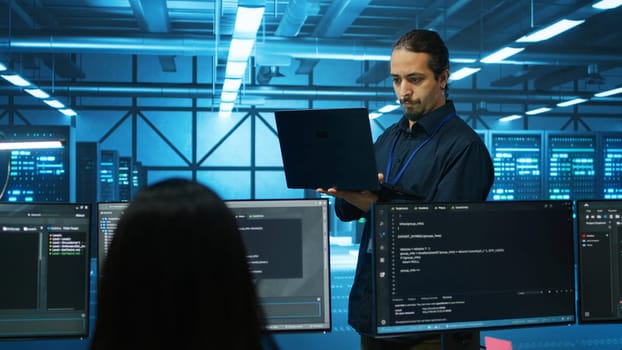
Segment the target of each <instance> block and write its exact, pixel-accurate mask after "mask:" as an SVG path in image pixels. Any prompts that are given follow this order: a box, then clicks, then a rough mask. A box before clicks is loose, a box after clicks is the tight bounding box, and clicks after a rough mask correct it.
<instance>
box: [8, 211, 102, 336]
mask: <svg viewBox="0 0 622 350" xmlns="http://www.w3.org/2000/svg"><path fill="white" fill-rule="evenodd" d="M90 227H91V206H90V204H70V203H0V280H1V282H0V283H1V284H2V286H1V287H0V338H37V337H48V338H49V337H86V336H88V331H89V325H88V321H89V286H90V279H89V275H90V254H89V252H90V250H89V244H90V242H89V237H90Z"/></svg>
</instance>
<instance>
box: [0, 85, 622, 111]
mask: <svg viewBox="0 0 622 350" xmlns="http://www.w3.org/2000/svg"><path fill="white" fill-rule="evenodd" d="M39 86H40V87H41V88H43V89H48V90H49V89H51V87H52V85H51V83H45V82H42V83H41V84H39ZM54 89H55V94H56V95H59V96H63V95H67V96H72V97H86V96H93V97H167V98H211V97H217V96H215V95H214V89H213V86H212V85H211V84H192V85H190V84H161V83H141V84H132V83H109V82H91V83H79V82H58V83H55V85H54ZM0 93H2V94H6V95H17V94H21V93H22V92H21V90H20V89H15V88H12V87H10V86H3V87H0ZM244 94H245V95H252V96H259V97H267V98H273V99H284V100H291V99H314V100H369V101H392V100H394V99H395V93H394V92H393V89H392V88H390V87H389V88H374V89H370V88H369V87H360V88H356V87H351V86H246V87H245V88H244ZM577 94H583V95H585V96H588V95H593V94H594V91H574V92H573V91H568V92H559V91H557V92H555V94H554V95H553V94H552V93H551V92H549V91H541V90H537V91H528V92H524V91H511V90H500V89H477V90H474V89H454V88H452V89H451V90H450V95H449V99H451V100H453V101H455V102H472V101H487V102H488V103H507V104H525V103H547V104H554V103H556V102H559V101H563V100H565V99H569V98H574V97H576V95H577ZM621 102H622V97H616V96H609V97H606V98H598V99H594V100H593V101H591V103H594V104H603V105H616V106H619V104H620V103H621ZM614 112H616V111H612V113H614Z"/></svg>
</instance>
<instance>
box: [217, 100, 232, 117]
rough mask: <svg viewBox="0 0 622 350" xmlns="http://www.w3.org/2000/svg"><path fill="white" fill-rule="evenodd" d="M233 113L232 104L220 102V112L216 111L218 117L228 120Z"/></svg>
mask: <svg viewBox="0 0 622 350" xmlns="http://www.w3.org/2000/svg"><path fill="white" fill-rule="evenodd" d="M232 111H233V102H221V103H220V110H219V111H218V117H220V118H229V117H230V116H231V112H232Z"/></svg>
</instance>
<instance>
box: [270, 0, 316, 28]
mask: <svg viewBox="0 0 622 350" xmlns="http://www.w3.org/2000/svg"><path fill="white" fill-rule="evenodd" d="M319 12H320V4H319V3H318V2H317V1H316V0H292V1H290V2H289V4H288V6H287V11H286V12H285V13H284V14H283V19H282V20H281V22H280V23H279V27H278V28H277V29H276V31H275V32H274V35H276V36H286V37H295V36H296V35H298V33H300V29H301V28H302V26H303V25H304V24H305V22H306V20H307V17H309V16H317V14H318V13H319Z"/></svg>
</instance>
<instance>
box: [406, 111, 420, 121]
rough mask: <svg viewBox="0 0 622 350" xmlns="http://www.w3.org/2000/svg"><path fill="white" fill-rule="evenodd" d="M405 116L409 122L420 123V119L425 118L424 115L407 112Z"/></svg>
mask: <svg viewBox="0 0 622 350" xmlns="http://www.w3.org/2000/svg"><path fill="white" fill-rule="evenodd" d="M404 116H405V117H406V118H408V120H410V121H411V122H416V121H419V119H421V118H423V113H418V112H408V111H405V112H404Z"/></svg>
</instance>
